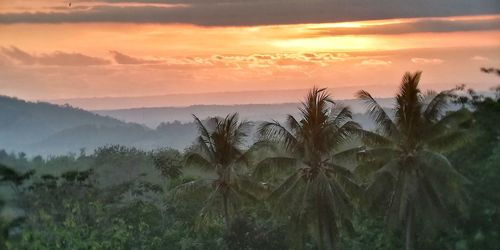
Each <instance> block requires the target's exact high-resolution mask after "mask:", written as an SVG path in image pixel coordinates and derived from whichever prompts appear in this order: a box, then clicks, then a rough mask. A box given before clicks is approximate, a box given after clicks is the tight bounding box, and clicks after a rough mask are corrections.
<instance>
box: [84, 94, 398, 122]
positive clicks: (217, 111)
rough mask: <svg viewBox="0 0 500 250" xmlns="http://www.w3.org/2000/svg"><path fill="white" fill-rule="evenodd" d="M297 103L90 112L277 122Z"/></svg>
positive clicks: (129, 117) (138, 118)
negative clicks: (236, 115)
mask: <svg viewBox="0 0 500 250" xmlns="http://www.w3.org/2000/svg"><path fill="white" fill-rule="evenodd" d="M377 100H378V102H379V103H380V104H381V105H382V106H384V107H389V106H391V105H392V102H393V99H391V98H380V99H377ZM338 103H340V104H342V105H348V106H349V107H351V110H352V111H353V112H354V113H357V114H362V113H364V112H365V107H364V105H363V103H362V102H361V101H359V100H340V101H338ZM299 106H300V103H282V104H239V105H193V106H187V107H157V108H154V107H153V108H133V109H116V110H96V111H92V112H94V113H96V114H99V115H104V116H110V117H114V118H117V119H120V120H122V121H127V122H134V123H139V124H143V125H146V126H148V127H150V128H155V127H156V126H158V125H159V124H160V123H162V122H166V121H180V122H184V123H185V122H191V121H192V120H193V116H192V115H193V114H194V115H196V116H198V117H199V118H200V119H206V118H208V117H210V116H225V115H227V114H229V113H233V112H238V113H239V114H240V117H241V118H242V119H245V120H250V121H269V120H278V121H281V120H283V119H285V118H286V115H287V114H292V115H296V114H298V113H299V110H298V107H299ZM358 122H360V123H362V124H363V125H366V126H370V125H371V122H370V121H369V119H361V120H359V121H358Z"/></svg>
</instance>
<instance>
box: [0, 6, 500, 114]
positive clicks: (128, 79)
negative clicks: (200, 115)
mask: <svg viewBox="0 0 500 250" xmlns="http://www.w3.org/2000/svg"><path fill="white" fill-rule="evenodd" d="M69 3H70V1H62V0H61V1H60V0H13V1H7V0H0V94H1V95H9V96H17V97H20V98H24V99H30V100H36V99H43V100H50V99H59V98H82V97H105V96H106V97H107V96H113V97H121V96H144V95H163V94H175V93H204V92H227V91H246V90H281V89H305V88H310V87H312V86H314V85H317V86H324V87H330V88H332V90H334V89H335V88H345V87H358V86H359V88H368V89H371V90H374V91H375V90H377V91H378V93H380V94H379V95H381V96H382V95H386V96H389V95H392V94H393V93H394V92H395V89H394V88H395V86H397V84H398V83H399V81H400V78H401V76H402V74H403V73H404V72H405V71H415V70H423V71H424V75H423V79H422V81H423V85H424V87H428V88H436V89H440V88H447V87H452V86H455V85H457V84H460V83H465V84H468V85H469V86H472V87H475V88H478V89H488V87H490V86H493V85H495V84H498V82H499V81H498V77H496V76H494V75H488V74H484V73H481V72H480V71H479V68H480V67H482V66H497V67H498V66H500V2H499V1H498V0H475V1H471V0H422V1H406V0H404V1H403V0H400V1H398V0H381V1H368V0H350V1H347V0H253V1H252V0H185V1H183V0H95V1H92V0H80V1H77V0H73V1H71V7H70V6H69ZM333 92H334V91H333ZM334 96H335V93H334ZM336 97H337V98H350V97H352V94H342V95H338V96H336ZM173 105H174V104H173Z"/></svg>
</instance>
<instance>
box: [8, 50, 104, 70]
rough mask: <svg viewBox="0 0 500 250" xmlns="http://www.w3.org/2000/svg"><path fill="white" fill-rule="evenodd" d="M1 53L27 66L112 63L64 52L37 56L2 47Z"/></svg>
mask: <svg viewBox="0 0 500 250" xmlns="http://www.w3.org/2000/svg"><path fill="white" fill-rule="evenodd" d="M1 51H2V53H3V54H4V55H6V56H7V57H9V58H11V59H13V60H15V61H17V62H19V63H22V64H26V65H33V64H39V65H57V66H91V65H105V64H109V63H110V62H109V61H108V60H106V59H102V58H98V57H92V56H87V55H84V54H80V53H66V52H62V51H55V52H52V53H48V54H47V53H44V54H39V55H36V54H30V53H28V52H25V51H23V50H21V49H19V48H17V47H14V46H10V47H2V48H1Z"/></svg>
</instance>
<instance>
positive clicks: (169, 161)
mask: <svg viewBox="0 0 500 250" xmlns="http://www.w3.org/2000/svg"><path fill="white" fill-rule="evenodd" d="M153 163H154V165H155V168H156V169H157V170H159V171H160V173H161V175H162V176H164V177H167V178H170V179H176V178H178V177H179V176H181V175H182V163H183V162H182V155H181V153H179V151H177V150H174V149H168V150H160V151H158V152H155V153H154V154H153Z"/></svg>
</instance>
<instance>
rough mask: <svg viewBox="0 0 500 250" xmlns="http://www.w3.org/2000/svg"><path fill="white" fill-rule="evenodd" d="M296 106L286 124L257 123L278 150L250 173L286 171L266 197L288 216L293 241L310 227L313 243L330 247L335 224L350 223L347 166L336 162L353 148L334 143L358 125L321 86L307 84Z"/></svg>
mask: <svg viewBox="0 0 500 250" xmlns="http://www.w3.org/2000/svg"><path fill="white" fill-rule="evenodd" d="M300 112H301V114H302V118H301V120H300V121H297V120H296V119H295V118H294V117H293V116H292V115H289V116H288V118H287V120H286V125H281V124H280V123H279V122H277V121H274V122H266V123H263V124H262V125H261V126H260V128H259V133H260V135H261V137H262V139H263V140H264V141H268V142H273V143H276V144H278V145H279V146H281V148H282V150H283V151H284V154H283V155H280V156H276V157H269V158H267V159H265V160H263V161H262V162H260V163H259V164H258V165H257V166H256V169H255V174H256V175H257V176H263V175H264V174H266V173H267V174H269V173H273V174H276V173H279V172H281V173H285V174H286V178H284V180H283V181H282V182H281V183H280V185H279V186H278V187H277V188H276V189H275V190H274V191H273V192H272V193H271V195H270V196H269V200H270V201H271V203H272V204H273V205H274V209H275V212H276V214H278V215H286V216H289V217H288V219H290V221H291V233H292V237H291V238H292V240H293V241H294V242H293V243H295V246H296V247H298V248H300V247H301V246H302V244H303V242H302V241H303V238H304V237H303V236H304V235H305V233H306V232H307V231H310V232H311V233H312V235H313V237H314V238H315V240H316V241H317V245H318V247H319V249H334V248H335V244H336V240H337V236H338V233H339V229H340V228H341V227H342V226H347V225H350V215H351V202H350V197H349V192H348V191H349V190H353V187H355V185H354V182H353V180H352V178H351V177H352V176H351V173H350V171H349V170H347V169H346V168H343V167H342V166H340V165H339V162H340V159H341V156H342V157H344V156H346V155H348V154H349V153H352V152H354V151H353V150H348V151H342V152H341V151H339V149H340V148H341V146H342V145H343V144H344V143H345V142H347V141H348V140H349V139H350V138H351V135H353V133H354V132H355V131H356V130H358V129H359V125H358V124H357V123H355V122H353V121H352V120H351V119H352V114H351V111H350V110H349V108H347V107H341V106H339V105H336V104H335V103H334V102H333V101H332V99H331V98H330V96H329V94H328V93H327V92H326V90H325V89H318V88H313V89H312V90H311V91H310V92H309V94H308V95H307V98H306V100H305V102H303V103H302V107H301V108H300ZM308 229H309V230H308ZM297 236H299V237H297Z"/></svg>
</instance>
